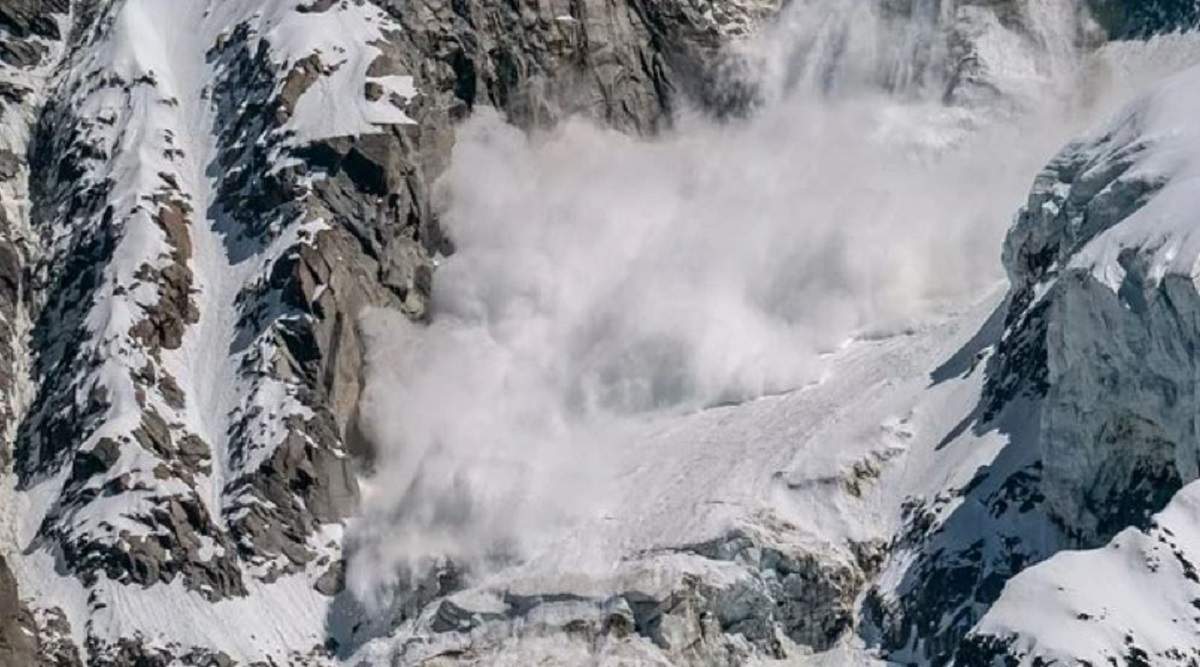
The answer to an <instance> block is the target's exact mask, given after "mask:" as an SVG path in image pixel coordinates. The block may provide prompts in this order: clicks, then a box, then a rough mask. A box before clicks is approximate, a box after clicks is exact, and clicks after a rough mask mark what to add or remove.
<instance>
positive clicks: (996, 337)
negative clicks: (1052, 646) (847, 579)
mask: <svg viewBox="0 0 1200 667" xmlns="http://www.w3.org/2000/svg"><path fill="white" fill-rule="evenodd" d="M1198 84H1200V70H1194V69H1193V70H1191V71H1189V72H1187V73H1185V74H1182V75H1179V76H1177V77H1175V78H1173V79H1171V80H1170V81H1168V82H1167V83H1166V84H1165V85H1163V86H1162V87H1160V88H1159V89H1158V90H1157V91H1156V92H1154V93H1153V94H1151V95H1150V96H1148V97H1147V98H1146V99H1144V100H1142V101H1141V102H1139V103H1137V104H1135V105H1133V106H1132V107H1131V108H1130V109H1129V110H1128V111H1126V112H1125V113H1123V114H1122V115H1121V116H1120V117H1119V119H1118V120H1117V121H1116V122H1115V123H1113V124H1112V125H1110V126H1108V127H1106V128H1104V129H1103V130H1102V131H1100V132H1099V133H1097V134H1096V135H1094V136H1091V137H1088V138H1086V139H1084V140H1081V141H1079V142H1076V143H1074V144H1072V145H1070V146H1068V147H1067V148H1066V149H1065V150H1064V151H1063V152H1062V153H1061V154H1060V155H1059V156H1058V157H1056V158H1055V159H1054V160H1053V161H1052V162H1051V164H1050V165H1049V166H1048V167H1047V168H1046V170H1045V171H1044V172H1042V174H1041V175H1039V176H1038V178H1037V181H1036V183H1035V185H1034V188H1033V192H1032V194H1031V196H1030V199H1029V203H1028V204H1027V205H1026V207H1025V208H1024V209H1023V210H1022V211H1021V214H1020V216H1019V217H1018V220H1017V222H1016V224H1015V226H1014V227H1013V229H1012V230H1011V232H1010V234H1009V236H1008V240H1007V242H1006V245H1005V255H1004V257H1005V264H1006V266H1007V268H1008V271H1009V276H1010V280H1011V283H1012V288H1011V291H1010V293H1009V296H1008V299H1007V302H1006V304H1005V306H1004V307H1003V308H1002V310H1001V311H1000V312H998V313H997V315H996V317H995V318H994V324H993V329H992V332H991V333H987V332H983V333H982V334H981V335H982V336H983V338H982V339H983V340H985V341H986V340H991V341H992V347H991V348H990V358H989V359H988V362H987V383H986V385H985V387H984V390H983V393H982V396H981V400H980V402H979V405H978V406H977V408H976V410H975V412H974V413H973V414H972V415H970V416H969V417H968V418H967V420H965V421H964V422H963V424H962V425H961V426H960V428H959V429H957V430H956V431H955V432H953V433H951V434H950V435H948V436H947V438H946V439H945V440H944V441H943V443H942V445H941V447H943V448H945V449H946V450H947V451H950V450H953V449H955V448H958V447H964V446H967V445H968V443H970V442H972V439H971V437H970V436H966V435H964V434H966V433H968V432H971V433H974V434H975V436H980V435H983V434H986V433H991V432H995V433H998V434H1002V435H1004V436H1005V437H1006V440H1007V444H1006V445H1005V446H1004V448H1003V449H1002V450H1001V451H1000V452H999V453H998V455H997V456H996V457H995V459H994V460H993V461H992V463H991V464H989V465H987V466H985V467H982V468H980V469H979V471H978V472H977V474H976V475H975V477H974V478H973V479H972V480H971V481H970V482H969V483H968V484H966V485H965V486H962V487H960V488H957V489H950V490H949V492H948V493H947V494H945V495H944V496H941V497H938V498H934V499H932V500H929V501H925V502H921V503H918V504H916V505H914V506H913V507H912V508H911V510H910V515H909V517H908V526H909V529H908V532H907V533H906V534H904V535H903V536H902V538H901V541H900V543H899V544H898V551H899V552H900V553H904V552H911V554H912V556H911V560H909V559H908V558H896V557H895V556H893V565H892V566H891V567H894V568H895V571H893V572H891V573H889V574H888V575H887V576H885V579H890V580H891V581H896V582H899V583H898V584H895V588H894V589H892V590H890V591H886V590H882V589H877V591H879V592H880V593H881V594H880V595H878V596H874V595H873V597H871V598H870V601H869V603H868V609H869V612H870V614H871V615H872V616H873V617H874V618H875V621H876V622H877V623H879V626H880V629H881V632H882V635H881V637H882V639H881V641H882V643H883V644H884V645H885V646H890V647H891V648H892V649H893V650H894V651H896V652H897V655H917V656H921V657H922V658H923V659H926V660H934V661H938V662H940V661H944V660H948V659H950V658H951V657H952V656H954V655H955V652H956V651H957V650H958V642H959V641H960V640H961V639H962V638H963V637H964V636H966V635H967V633H968V631H970V630H971V629H972V628H973V627H975V626H976V623H979V622H980V619H981V618H984V619H985V621H984V622H983V623H982V625H981V626H980V627H981V628H986V627H990V626H989V625H988V623H987V621H986V619H988V618H991V616H990V615H989V616H984V614H985V613H987V610H988V609H989V608H990V607H991V605H993V604H1001V603H1000V602H997V601H998V600H1000V601H1003V600H1004V599H1005V597H1006V596H1008V595H1009V594H1010V593H1011V594H1013V595H1024V596H1026V597H1024V598H1023V599H1030V598H1029V597H1028V593H1017V592H1013V591H1027V590H1028V589H1025V588H1022V586H1028V585H1029V584H1026V583H1023V582H1025V581H1026V579H1025V577H1024V575H1021V574H1020V573H1021V572H1022V571H1023V570H1025V568H1028V567H1029V566H1031V565H1034V564H1036V563H1038V562H1040V561H1043V560H1044V559H1046V558H1049V557H1051V556H1052V555H1053V554H1055V553H1056V552H1059V551H1062V550H1066V549H1091V548H1096V547H1099V546H1101V545H1103V544H1105V543H1106V542H1108V541H1109V540H1110V539H1112V538H1113V536H1114V535H1116V534H1117V533H1118V532H1120V531H1122V530H1124V529H1126V528H1127V527H1133V528H1134V529H1135V531H1134V533H1132V534H1136V530H1150V529H1151V527H1152V525H1153V522H1152V516H1153V515H1154V514H1155V513H1156V512H1158V511H1160V510H1162V509H1163V508H1164V507H1165V506H1166V505H1167V503H1168V502H1169V501H1171V499H1172V497H1173V496H1175V495H1176V493H1177V492H1179V491H1180V489H1181V488H1184V487H1185V485H1187V484H1189V483H1191V482H1192V481H1194V480H1196V479H1197V477H1200V470H1198V469H1197V463H1196V461H1197V449H1196V442H1195V416H1194V414H1193V413H1194V410H1193V409H1192V406H1194V405H1195V401H1196V396H1195V393H1196V389H1197V388H1196V382H1195V378H1196V373H1197V370H1196V360H1195V358H1194V357H1195V355H1194V350H1195V349H1196V346H1197V343H1198V342H1200V318H1198V317H1197V315H1198V313H1200V294H1198V292H1197V288H1196V284H1195V271H1196V268H1195V267H1196V266H1197V265H1198V264H1197V262H1198V259H1200V250H1198V249H1200V246H1198V245H1197V240H1196V238H1197V237H1196V235H1195V232H1194V229H1195V215H1196V213H1195V211H1196V210H1197V202H1196V196H1195V192H1196V182H1197V180H1196V179H1197V174H1200V170H1198V169H1197V166H1196V165H1197V162H1196V159H1197V156H1198V155H1200V141H1198V138H1200V135H1198V134H1197V128H1196V125H1195V122H1194V118H1195V114H1196V113H1197V110H1200V97H1198V96H1197V93H1196V91H1197V90H1200V85H1198ZM984 349H985V350H986V349H988V348H984ZM1054 560H1058V557H1056V558H1055V559H1054ZM1051 562H1053V560H1052V561H1051ZM1039 571H1040V572H1048V571H1050V570H1048V569H1041V568H1035V569H1034V570H1033V572H1039ZM1014 576H1016V577H1017V578H1016V579H1015V580H1013V582H1009V583H1008V584H1007V587H1006V582H1008V580H1009V579H1010V578H1012V577H1014ZM1031 578H1032V579H1034V580H1036V575H1034V576H1033V577H1031ZM1046 581H1047V583H1046V584H1045V585H1046V587H1047V588H1050V587H1051V584H1050V583H1049V581H1048V580H1046ZM1014 586H1015V587H1016V588H1014ZM1002 591H1003V596H1002ZM1056 595H1057V594H1056ZM1114 605H1118V603H1116V602H1114ZM1118 606H1119V605H1118ZM1012 613H1013V612H1009V614H1012ZM1114 613H1116V612H1114ZM1155 613H1159V612H1155ZM1170 613H1171V612H1162V613H1161V615H1158V616H1156V618H1158V619H1159V620H1160V621H1163V622H1165V623H1168V624H1169V623H1170V620H1169V619H1170V617H1171V616H1170ZM1015 617H1016V616H1015V615H1014V616H1012V618H1015ZM1061 622H1062V623H1067V619H1065V618H1063V619H1061ZM1021 627H1023V628H1024V627H1029V628H1030V629H1031V631H1032V628H1034V627H1035V626H1034V625H1030V626H1024V625H1021ZM1043 627H1045V626H1043ZM1049 627H1057V626H1054V625H1053V624H1051V625H1050V626H1049ZM1109 629H1110V630H1111V631H1113V632H1123V631H1124V630H1123V629H1121V628H1117V627H1110V628H1109ZM1000 639H1002V640H1004V641H998V640H995V639H989V638H988V637H986V636H984V635H978V634H977V635H973V636H972V639H970V640H969V642H968V644H967V648H966V649H964V650H965V651H967V653H966V654H965V655H964V656H961V657H960V660H961V661H965V664H987V661H986V660H985V661H983V662H981V663H977V662H974V661H978V660H980V659H981V658H979V657H978V656H981V655H985V654H986V655H990V654H991V653H996V652H997V651H999V653H1003V652H1004V649H1005V648H1006V647H1008V646H1009V644H1010V642H1008V639H1009V638H1008V637H1007V636H1004V637H1001V638H1000ZM1031 642H1032V644H1031ZM1131 642H1132V640H1131ZM1017 644H1019V645H1020V647H1021V648H1020V653H1019V655H1020V656H1024V657H1031V656H1036V655H1040V654H1039V653H1038V650H1035V648H1031V646H1035V645H1036V644H1037V639H1036V638H1035V637H1032V636H1031V637H1028V638H1023V639H1021V640H1020V641H1018V642H1017ZM1131 646H1133V644H1131ZM1108 648H1109V649H1111V648H1112V646H1109V647H1108ZM985 649H986V650H985ZM1164 650H1165V649H1164ZM1047 656H1048V654H1047ZM1022 664H1025V663H1022Z"/></svg>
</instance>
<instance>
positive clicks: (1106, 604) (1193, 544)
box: [976, 482, 1200, 665]
mask: <svg viewBox="0 0 1200 667" xmlns="http://www.w3.org/2000/svg"><path fill="white" fill-rule="evenodd" d="M1198 557H1200V483H1196V482H1193V483H1192V484H1190V485H1188V486H1186V487H1184V489H1183V490H1182V491H1180V492H1179V493H1178V494H1176V496H1175V498H1174V499H1173V500H1172V501H1171V503H1170V505H1168V506H1167V508H1166V509H1165V510H1163V512H1162V513H1160V514H1158V515H1157V516H1156V517H1155V527H1154V528H1152V529H1151V530H1150V531H1147V532H1141V531H1139V530H1137V529H1135V528H1129V529H1126V530H1125V531H1124V532H1122V533H1121V534H1119V535H1118V536H1117V537H1116V538H1114V539H1113V541H1112V542H1111V543H1109V544H1108V545H1107V546H1105V547H1103V548H1100V549H1094V550H1090V551H1065V552H1061V553H1059V554H1057V555H1055V556H1054V557H1053V558H1050V559H1049V560H1047V561H1045V562H1044V563H1041V564H1039V565H1036V566H1034V567H1032V568H1030V569H1028V570H1026V571H1025V572H1023V573H1022V574H1020V575H1018V576H1017V577H1015V578H1013V579H1012V580H1011V581H1009V583H1008V585H1007V586H1006V587H1005V589H1004V593H1003V594H1002V595H1001V597H1000V599H999V600H998V601H997V602H996V604H995V605H994V606H993V607H992V609H991V610H990V611H989V613H988V614H987V616H985V617H984V618H983V619H982V620H981V621H980V622H979V624H978V626H977V628H976V632H979V633H986V634H990V635H995V636H998V637H1009V636H1012V635H1014V634H1016V635H1017V636H1018V640H1017V641H1018V644H1017V649H1018V650H1019V651H1020V652H1023V653H1035V654H1036V655H1039V656H1042V657H1043V658H1046V659H1056V660H1061V661H1063V662H1070V663H1076V662H1078V661H1080V660H1087V661H1089V662H1090V663H1091V664H1097V665H1098V664H1108V662H1109V661H1110V660H1116V659H1120V658H1122V657H1123V656H1125V655H1126V654H1127V652H1128V648H1129V646H1130V645H1131V644H1132V645H1136V646H1138V647H1139V648H1141V649H1142V650H1145V651H1147V652H1148V653H1149V654H1150V655H1151V656H1156V658H1157V659H1159V660H1164V663H1163V664H1165V658H1164V657H1163V654H1166V653H1168V652H1169V651H1171V650H1172V649H1175V650H1179V651H1183V652H1187V651H1190V650H1192V649H1193V647H1195V646H1196V644H1197V641H1198V640H1200V616H1198V612H1197V608H1196V606H1195V604H1194V602H1195V600H1196V599H1198V598H1200V583H1198V582H1196V580H1195V574H1194V572H1195V571H1194V568H1192V569H1191V570H1190V571H1191V572H1192V575H1191V576H1188V572H1189V568H1191V567H1192V566H1191V565H1190V563H1193V562H1200V559H1198ZM1185 562H1186V563H1189V565H1188V566H1185V565H1184V563H1185ZM1127 638H1132V640H1133V641H1132V642H1131V641H1129V639H1127ZM1153 664H1159V663H1153ZM1179 664H1185V663H1184V662H1180V663H1179Z"/></svg>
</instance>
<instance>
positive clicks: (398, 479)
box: [348, 0, 1145, 606]
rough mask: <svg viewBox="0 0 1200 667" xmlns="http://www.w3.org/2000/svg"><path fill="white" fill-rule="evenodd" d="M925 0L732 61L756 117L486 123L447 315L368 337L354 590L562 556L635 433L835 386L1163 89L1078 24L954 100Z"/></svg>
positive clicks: (451, 209) (787, 36) (940, 312)
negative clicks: (1053, 162)
mask: <svg viewBox="0 0 1200 667" xmlns="http://www.w3.org/2000/svg"><path fill="white" fill-rule="evenodd" d="M918 4H919V5H921V6H927V8H928V10H929V11H928V12H927V15H925V16H923V17H921V18H919V19H912V20H904V21H898V20H895V19H891V20H888V19H886V17H884V16H883V15H881V14H880V13H879V12H878V11H876V10H874V9H873V5H872V4H871V3H863V2H845V1H841V0H821V1H820V2H797V3H793V6H792V8H791V9H790V10H788V11H789V13H788V14H786V15H785V16H784V17H783V18H782V19H781V20H780V22H779V24H778V25H777V26H776V27H775V28H773V29H772V30H769V31H767V33H766V34H764V35H763V36H762V37H760V38H759V39H758V40H756V41H754V42H752V43H747V44H743V45H740V47H739V50H738V52H737V53H735V54H732V57H736V58H738V62H740V63H742V64H743V65H744V66H743V67H741V68H739V71H742V72H743V73H745V72H746V71H747V70H748V71H750V72H752V74H751V75H752V76H753V77H756V81H757V82H758V87H759V90H760V93H761V97H762V100H761V104H760V105H759V107H758V108H757V109H756V111H755V112H754V113H753V114H751V115H750V116H749V117H748V118H746V119H742V120H735V121H725V122H718V121H714V120H712V119H711V118H709V117H707V116H705V115H704V114H701V113H696V112H684V113H683V114H682V115H681V116H680V117H679V118H677V119H676V123H675V127H674V128H673V129H672V130H671V131H669V132H667V133H666V134H664V135H662V136H659V137H656V138H652V139H643V138H635V137H630V136H626V135H623V134H620V133H617V132H614V131H611V130H607V129H604V128H602V127H599V126H597V125H596V124H593V123H590V122H588V121H585V120H582V119H571V120H568V121H566V122H565V123H563V124H561V125H560V126H558V127H557V128H556V129H554V130H552V131H549V132H542V133H534V134H527V133H525V132H523V131H522V130H520V129H518V128H515V127H513V126H511V125H509V124H507V123H506V122H505V121H504V119H503V118H502V117H500V116H499V115H498V114H497V113H495V112H491V111H487V110H483V111H480V112H477V113H476V114H475V115H474V117H473V118H472V119H470V120H469V121H467V122H466V123H465V124H464V125H463V126H461V127H460V128H459V130H458V135H457V146H456V148H455V151H454V154H453V159H452V163H451V165H450V167H449V169H448V171H447V172H446V173H445V175H444V176H443V177H442V179H441V180H440V182H439V186H438V192H437V193H436V199H437V205H438V207H439V210H440V212H441V218H442V222H443V224H444V226H445V229H446V232H447V234H448V235H449V237H450V238H451V239H453V241H454V244H455V247H456V251H455V253H454V254H453V255H452V256H450V257H446V258H443V259H442V263H441V265H440V267H439V269H438V271H437V273H436V277H435V281H434V294H433V307H434V310H433V316H432V321H431V323H429V324H427V325H425V324H414V323H411V322H409V321H407V320H406V319H405V318H404V317H402V316H401V315H399V314H398V313H391V312H380V311H376V312H372V313H370V314H368V315H367V316H366V317H365V318H364V321H363V329H364V331H365V332H366V335H367V338H368V347H367V350H368V358H367V365H368V370H369V373H368V382H367V385H366V389H365V394H364V397H363V400H362V404H361V412H362V415H363V423H364V430H365V433H366V435H367V437H368V438H369V439H370V440H371V441H372V442H374V443H375V444H376V447H377V448H378V458H377V462H376V471H375V473H374V475H373V477H372V478H371V479H369V480H367V481H366V483H365V487H366V490H365V495H364V507H363V517H362V519H361V520H359V521H358V522H357V523H355V524H354V525H353V526H352V528H351V534H350V539H349V542H348V544H349V545H350V546H349V549H348V553H349V554H350V568H349V577H348V585H349V587H350V590H351V591H352V592H353V593H354V594H355V595H356V596H358V597H359V598H360V599H361V600H363V601H364V602H365V603H367V604H368V605H369V606H371V605H374V606H379V605H383V604H387V602H388V600H389V595H390V592H391V591H393V590H394V589H395V588H396V587H397V586H399V587H400V588H404V587H405V586H406V585H408V584H409V583H411V582H412V581H413V580H415V579H417V578H419V577H420V576H421V575H422V574H423V573H425V572H427V571H428V570H429V568H431V567H434V566H437V565H439V564H445V563H449V562H452V563H455V564H456V565H457V566H458V567H461V568H463V569H465V570H467V571H472V572H477V573H481V572H488V571H491V570H493V569H495V568H499V567H502V566H504V565H505V564H510V563H513V562H519V561H520V560H522V559H524V558H529V557H532V556H534V555H536V554H538V553H539V552H541V551H544V550H546V549H550V548H552V547H553V545H554V543H555V540H556V539H559V538H561V537H562V536H563V535H564V534H566V531H568V530H570V528H571V526H574V525H578V524H579V523H580V522H582V521H585V520H587V519H589V518H593V517H596V516H600V515H602V514H603V513H604V510H605V506H606V502H608V500H609V499H611V497H612V494H614V493H618V492H620V491H619V484H618V483H617V481H616V480H614V479H613V470H614V467H613V466H612V465H611V460H610V456H609V455H610V454H611V452H613V451H614V447H613V444H614V443H616V442H618V441H619V440H618V439H620V438H623V437H625V434H626V433H627V432H628V430H629V427H630V425H631V424H636V423H639V422H643V421H645V420H653V419H663V418H669V416H670V415H671V414H676V413H682V412H689V411H695V410H702V409H706V408H708V407H711V406H714V405H723V404H729V403H737V402H742V401H747V400H752V399H754V398H756V397H759V396H763V395H767V394H775V393H780V392H787V391H793V390H796V389H798V388H800V387H804V386H806V385H809V384H811V383H816V382H819V381H820V380H821V377H822V373H823V372H825V364H824V361H823V360H824V357H825V355H826V354H827V353H829V352H831V351H834V350H836V349H838V347H839V346H841V345H843V344H845V343H846V342H847V341H849V340H852V339H854V338H855V337H878V336H886V335H893V334H902V333H903V332H904V331H906V330H907V329H909V328H911V327H914V326H919V325H920V323H921V322H923V321H927V320H929V319H930V318H937V317H941V316H944V315H945V314H946V313H948V312H950V311H952V310H953V309H954V308H956V307H961V306H962V305H963V304H965V303H968V302H970V301H972V300H973V299H976V298H978V297H979V296H980V295H981V294H982V293H984V292H986V291H987V290H989V289H993V288H995V287H996V286H997V285H999V284H1001V282H1002V280H1003V272H1002V269H1001V266H1000V262H999V254H1000V247H1001V240H1002V238H1003V236H1004V234H1005V232H1006V230H1007V228H1008V225H1009V223H1010V221H1011V219H1012V215H1013V214H1014V213H1015V211H1016V210H1017V208H1018V207H1019V206H1020V205H1021V203H1022V202H1023V200H1024V197H1025V194H1026V192H1027V190H1028V187H1029V185H1030V183H1031V182H1032V179H1033V177H1034V176H1035V175H1036V174H1037V172H1038V170H1039V169H1040V168H1041V167H1042V165H1044V164H1045V163H1046V161H1047V160H1048V159H1049V158H1050V157H1051V156H1052V155H1053V154H1054V153H1055V152H1056V150H1057V149H1058V147H1059V146H1060V145H1061V144H1062V143H1063V142H1064V141H1065V140H1067V139H1068V138H1070V137H1071V135H1072V134H1073V133H1075V132H1077V131H1078V130H1079V129H1080V128H1081V127H1082V126H1084V125H1085V124H1086V122H1087V121H1089V120H1090V119H1094V118H1095V117H1096V116H1097V115H1098V114H1101V113H1102V112H1103V111H1104V110H1105V109H1106V108H1108V105H1111V100H1113V99H1118V98H1121V97H1124V96H1126V90H1125V89H1126V88H1127V87H1128V86H1127V84H1126V82H1127V81H1128V80H1138V79H1140V78H1144V74H1145V72H1144V71H1142V70H1140V69H1137V68H1134V69H1133V70H1130V72H1124V70H1121V72H1124V73H1121V72H1118V74H1114V73H1113V72H1114V68H1113V67H1111V66H1109V65H1107V64H1104V63H1103V62H1100V61H1098V60H1095V59H1093V60H1091V61H1090V62H1089V63H1084V61H1083V56H1082V55H1081V54H1080V53H1079V52H1078V51H1077V49H1076V45H1077V43H1078V41H1079V34H1080V31H1081V30H1084V29H1086V26H1083V27H1081V24H1080V21H1082V20H1084V19H1082V18H1080V16H1079V14H1078V12H1077V11H1076V10H1073V9H1069V8H1068V9H1067V10H1063V11H1061V12H1059V15H1054V16H1042V17H1040V18H1037V19H1036V20H1038V21H1040V23H1037V25H1038V26H1039V30H1041V32H1040V33H1038V34H1040V35H1042V37H1041V39H1042V40H1043V42H1042V44H1041V45H1040V46H1038V48H1036V49H1035V48H1032V47H1029V48H1026V47H1025V46H1022V45H1020V44H1017V45H1010V47H1011V48H1013V50H1014V53H1032V54H1033V55H1029V56H1028V58H1029V59H1030V60H1029V63H1017V65H1019V66H1017V67H1014V71H1018V72H1025V74H1024V75H1022V76H1014V77H1012V79H1011V81H1009V83H1011V84H1012V86H1013V87H1012V88H1011V89H1009V90H1003V91H1001V92H1002V93H1004V94H1003V95H1000V96H997V97H995V99H990V98H980V99H973V100H968V101H966V102H961V103H949V102H948V101H947V100H946V98H945V91H946V89H947V77H948V76H949V73H948V72H946V71H943V70H944V69H945V63H946V53H945V51H946V50H947V49H948V48H949V46H948V45H946V44H944V43H942V42H940V41H939V38H938V37H937V26H938V25H939V24H940V22H943V21H944V20H945V17H944V16H941V15H940V14H939V12H940V11H941V10H939V9H938V7H939V6H941V5H939V3H923V4H922V3H918ZM1035 4H1037V3H1035ZM1049 4H1055V5H1059V4H1066V3H1049ZM1037 6H1040V5H1037ZM1035 18H1036V17H1035ZM1031 20H1032V19H1031ZM922 21H924V23H922ZM1013 39H1017V38H1016V37H1014V38H1013ZM881 45H887V46H886V48H882V47H881ZM1026 46H1027V45H1026ZM1017 47H1021V49H1024V50H1021V49H1018V48H1017ZM1098 62H1100V64H1099V65H1097V63H1098ZM1010 64H1011V63H1010ZM1026 65H1027V67H1026ZM1023 67H1024V69H1022V68H1023ZM1118 69H1119V68H1118ZM1000 81H1001V82H1002V83H1004V82H1005V80H1004V79H1000ZM667 472H668V471H664V474H666V473H667Z"/></svg>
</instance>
